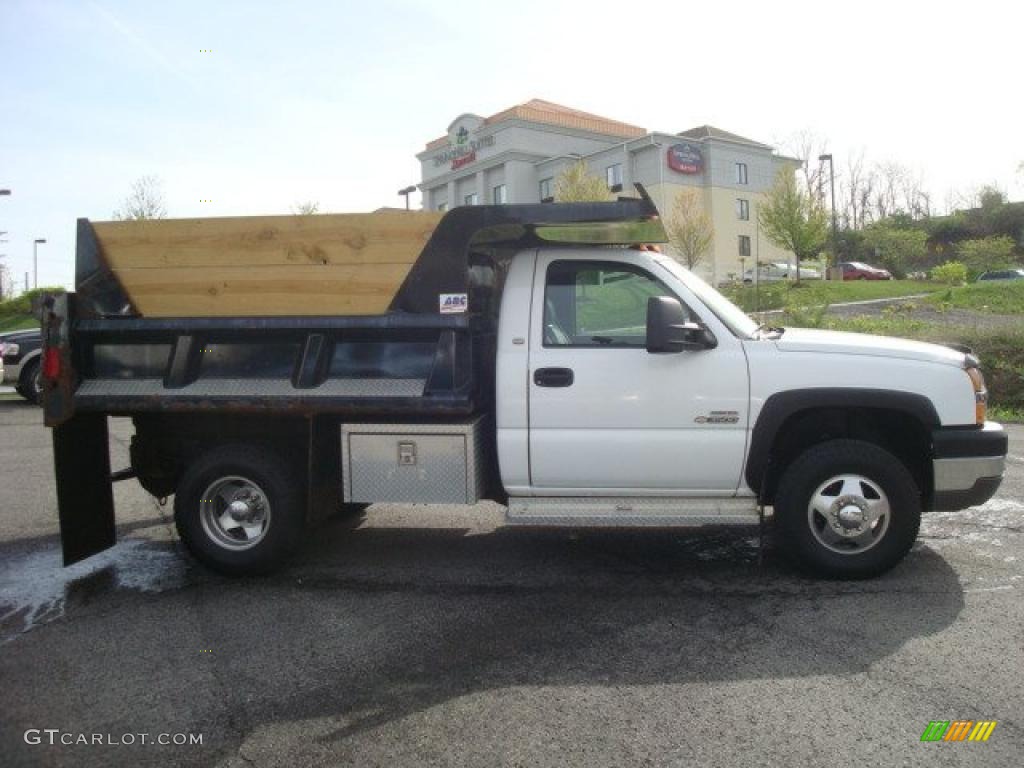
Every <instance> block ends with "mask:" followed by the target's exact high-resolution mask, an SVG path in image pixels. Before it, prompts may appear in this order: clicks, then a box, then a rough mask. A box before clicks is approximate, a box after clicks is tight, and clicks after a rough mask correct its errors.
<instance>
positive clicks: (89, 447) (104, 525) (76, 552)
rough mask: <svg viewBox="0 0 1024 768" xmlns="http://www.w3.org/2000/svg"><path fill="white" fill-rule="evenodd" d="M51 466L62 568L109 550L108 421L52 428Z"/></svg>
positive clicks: (87, 416)
mask: <svg viewBox="0 0 1024 768" xmlns="http://www.w3.org/2000/svg"><path fill="white" fill-rule="evenodd" d="M53 463H54V470H55V472H56V475H57V509H58V512H59V515H60V540H61V546H62V548H63V550H64V565H65V566H68V565H72V564H73V563H77V562H78V561H79V560H84V559H85V558H87V557H91V556H92V555H95V554H97V553H98V552H102V551H103V550H105V549H109V548H110V547H112V546H114V542H115V539H116V534H115V532H114V491H113V487H112V486H111V482H110V447H109V442H108V437H107V417H106V415H104V414H98V413H80V414H77V415H75V416H73V417H72V418H71V419H69V420H68V421H65V422H64V423H63V424H60V425H58V426H56V427H54V428H53Z"/></svg>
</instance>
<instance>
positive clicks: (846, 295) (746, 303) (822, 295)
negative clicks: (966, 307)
mask: <svg viewBox="0 0 1024 768" xmlns="http://www.w3.org/2000/svg"><path fill="white" fill-rule="evenodd" d="M943 287H944V286H943V285H942V284H941V283H933V282H924V281H921V280H849V281H842V282H840V281H832V280H807V281H804V282H801V283H800V285H799V286H797V285H796V283H794V282H789V281H780V282H777V283H762V284H761V285H760V286H759V287H758V289H757V290H756V291H755V289H754V286H753V285H746V284H744V285H730V286H726V287H725V288H723V289H722V293H724V294H725V295H726V296H728V297H729V299H730V300H732V302H733V303H735V304H736V305H737V306H739V307H741V308H742V309H743V310H744V311H746V312H754V311H756V310H766V309H782V308H783V307H787V306H793V305H797V306H815V305H822V304H841V303H843V302H847V301H867V300H870V299H889V298H895V297H899V296H915V295H918V294H922V293H925V294H927V293H934V292H936V291H940V290H942V289H943ZM758 293H759V294H760V296H758V295H757V294H758Z"/></svg>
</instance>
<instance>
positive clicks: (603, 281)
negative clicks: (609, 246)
mask: <svg viewBox="0 0 1024 768" xmlns="http://www.w3.org/2000/svg"><path fill="white" fill-rule="evenodd" d="M652 296H671V297H673V298H675V295H674V294H673V293H672V292H671V291H670V290H669V289H668V288H667V287H666V286H665V284H664V283H662V282H661V281H660V280H657V279H656V278H654V277H653V276H652V275H650V274H649V273H648V272H646V271H645V270H643V269H641V268H639V267H634V266H632V265H630V264H621V263H616V262H597V261H555V262H552V263H551V265H550V266H549V267H548V271H547V276H546V280H545V288H544V346H545V347H643V346H645V345H646V343H647V299H649V298H650V297H652Z"/></svg>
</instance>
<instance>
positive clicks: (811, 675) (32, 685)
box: [0, 401, 1024, 767]
mask: <svg viewBox="0 0 1024 768" xmlns="http://www.w3.org/2000/svg"><path fill="white" fill-rule="evenodd" d="M1010 430H1011V440H1010V452H1011V459H1010V463H1009V471H1008V476H1007V479H1006V481H1005V482H1004V484H1003V487H1002V489H1001V491H1000V493H999V495H998V496H997V497H996V498H995V499H993V500H992V501H990V502H989V503H988V504H986V505H985V506H984V507H980V508H976V509H972V510H968V511H965V512H958V513H943V514H932V515H929V516H927V517H926V519H925V522H924V524H923V527H922V534H921V537H920V540H919V542H918V543H917V545H916V546H915V548H914V550H913V551H912V552H911V554H910V556H908V558H907V559H906V560H905V561H904V562H903V563H902V564H901V565H900V566H899V567H898V568H896V569H895V570H894V571H893V572H891V573H889V574H888V575H886V576H885V577H883V578H880V579H876V580H873V581H867V582H859V583H835V582H817V581H812V580H809V579H806V578H804V577H802V576H800V575H799V574H797V573H795V572H793V571H792V569H790V568H789V566H788V565H787V564H786V563H785V562H783V561H782V560H781V559H780V558H779V557H778V556H777V555H776V553H775V552H774V550H772V549H769V550H768V551H767V553H766V557H765V562H764V564H763V565H759V564H758V558H757V554H758V549H757V535H756V533H757V532H756V531H747V530H744V531H729V532H725V533H723V532H706V533H691V534H687V535H681V534H679V533H673V532H657V531H647V532H639V533H637V532H615V531H604V532H592V531H591V532H579V533H573V532H571V531H535V530H516V529H503V528H501V527H500V522H501V513H500V510H499V509H498V508H497V507H494V506H481V507H478V508H475V509H470V510H467V509H462V508H441V509H431V508H427V507H424V508H411V509H410V508H405V509H403V508H397V507H395V508H392V507H387V506H379V507H372V508H371V509H370V510H369V511H368V512H367V514H366V515H365V516H364V517H361V518H358V519H354V520H353V519H350V520H344V519H337V520H333V521H331V522H330V523H329V524H327V525H326V526H325V527H323V528H321V529H318V530H317V531H316V532H315V534H313V535H311V536H310V537H309V538H308V540H307V542H306V544H305V546H304V548H303V549H302V551H301V552H300V553H299V554H298V556H297V558H296V561H295V564H294V565H293V566H292V567H290V568H289V569H287V570H286V571H284V572H281V573H278V574H276V575H274V576H271V577H267V578H263V579H249V580H227V579H223V578H220V577H217V576H214V575H212V574H210V573H208V572H206V571H204V570H203V569H202V568H201V567H199V566H198V565H195V564H194V563H193V562H191V561H190V560H189V559H188V557H187V556H186V555H185V554H184V553H183V552H182V551H181V548H180V545H179V543H178V541H177V539H176V537H175V534H174V533H173V526H172V524H171V522H170V506H168V507H166V508H161V507H160V506H159V505H158V504H157V503H156V502H155V501H154V500H152V499H150V498H149V497H148V496H147V495H146V494H144V493H143V492H142V490H141V489H140V488H139V487H138V485H137V484H136V483H135V482H134V481H131V482H125V483H119V484H118V485H117V486H116V487H115V496H116V503H117V508H118V524H119V538H120V542H119V544H118V545H117V547H115V548H114V549H113V550H111V551H109V552H107V553H104V554H103V555H101V556H98V557H96V558H93V559H92V560H90V561H86V562H84V563H81V564H79V565H76V566H74V567H72V568H70V569H62V568H61V567H60V556H59V542H58V539H57V535H56V533H57V523H56V502H55V492H54V487H53V481H52V468H51V459H50V448H49V433H48V432H47V431H46V430H45V429H44V428H43V427H42V426H41V418H40V414H39V411H38V410H37V409H35V408H33V407H31V406H27V405H24V404H22V403H20V402H15V401H4V402H0V467H3V481H2V483H0V616H2V618H0V750H2V752H0V754H2V755H3V757H2V758H0V761H2V763H3V764H4V765H5V766H15V765H68V766H70V765H75V766H92V765H96V766H100V765H103V766H108V765H115V766H117V765H131V766H136V765H179V764H180V765H223V766H299V765H325V766H328V765H332V766H333V765H360V766H362V765H380V766H423V765H472V766H493V765H516V766H549V765H550V766H556V765H557V766H561V765H579V766H584V765H585V766H632V765H680V766H682V765H687V766H688V765H720V766H761V765H764V766H769V765H770V766H787V767H788V766H817V765H821V766H845V765H850V766H854V765H856V766H872V765H878V766H894V765H922V766H925V765H926V766H935V765H992V766H1010V765H1020V764H1022V762H1024V720H1022V718H1021V711H1022V705H1024V693H1022V691H1024V650H1022V648H1024V642H1022V637H1024V619H1022V617H1024V608H1022V605H1021V596H1022V587H1024V581H1022V576H1024V428H1021V427H1011V428H1010ZM129 434H130V425H129V424H127V423H125V422H118V423H116V424H115V425H114V427H113V429H112V449H111V450H112V456H113V465H114V467H115V468H120V467H123V466H125V465H126V463H127V459H126V456H127V439H128V435H129ZM955 719H970V720H996V721H998V725H997V727H996V728H995V730H994V731H993V733H992V736H991V737H990V739H989V741H988V742H987V743H968V742H964V743H936V744H931V743H922V742H921V741H920V736H921V734H922V732H923V730H924V729H925V727H926V726H927V724H928V723H929V721H931V720H955ZM45 729H51V730H52V729H56V730H57V731H58V732H59V733H57V734H56V735H55V738H56V739H57V743H56V744H54V745H50V744H48V743H47V741H46V739H47V735H46V733H45ZM30 730H31V731H33V732H35V731H39V732H41V733H40V735H39V741H41V742H42V743H38V744H34V743H27V740H26V731H30ZM64 734H70V737H71V739H72V740H77V741H80V739H79V738H78V737H79V735H81V734H85V735H87V736H90V738H91V735H92V734H101V735H102V736H103V738H104V739H106V740H107V741H110V740H114V741H118V740H120V741H127V739H126V738H125V737H126V735H134V736H133V740H134V741H135V743H134V744H129V745H126V744H120V743H118V744H113V745H112V744H82V743H73V744H70V745H61V744H60V743H59V741H60V739H62V738H65V739H66V738H67V737H66V736H64ZM139 734H146V735H147V737H148V739H155V738H157V736H158V735H160V734H169V735H175V734H201V736H202V744H201V745H188V744H186V745H181V746H175V745H168V746H160V745H150V744H141V743H140V741H141V739H140V737H139V736H138V735H139ZM29 740H32V737H30V739H29Z"/></svg>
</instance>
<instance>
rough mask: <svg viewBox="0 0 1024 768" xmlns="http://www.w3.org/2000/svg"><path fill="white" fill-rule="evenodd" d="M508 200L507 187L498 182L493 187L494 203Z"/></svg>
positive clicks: (497, 203) (499, 203)
mask: <svg viewBox="0 0 1024 768" xmlns="http://www.w3.org/2000/svg"><path fill="white" fill-rule="evenodd" d="M507 202H508V189H507V188H506V187H505V185H504V184H499V185H498V186H496V187H495V188H494V204H495V205H504V204H505V203H507Z"/></svg>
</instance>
